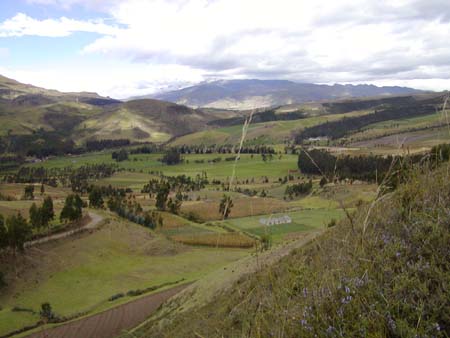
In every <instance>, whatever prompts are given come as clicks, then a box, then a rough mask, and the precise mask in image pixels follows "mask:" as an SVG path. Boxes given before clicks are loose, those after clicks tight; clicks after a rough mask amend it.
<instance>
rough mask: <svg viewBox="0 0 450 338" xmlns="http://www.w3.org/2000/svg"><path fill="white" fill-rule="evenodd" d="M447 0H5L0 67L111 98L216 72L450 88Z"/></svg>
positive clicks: (0, 12) (23, 77) (219, 75)
mask: <svg viewBox="0 0 450 338" xmlns="http://www.w3.org/2000/svg"><path fill="white" fill-rule="evenodd" d="M449 42H450V0H314V1H311V0H2V1H0V74H2V75H4V76H7V77H11V78H14V79H16V80H18V81H21V82H25V83H31V84H34V85H37V86H41V87H45V88H51V89H58V90H61V91H91V92H97V93H99V94H101V95H105V96H111V97H114V98H119V99H121V98H127V97H130V96H138V95H145V94H149V93H153V92H157V91H162V90H170V89H176V88H181V87H185V86H188V85H193V84H196V83H199V82H202V81H212V80H216V79H285V80H292V81H297V82H310V83H326V84H334V83H353V84H359V83H371V84H375V85H400V86H409V87H414V88H418V89H426V90H448V89H450V43H449Z"/></svg>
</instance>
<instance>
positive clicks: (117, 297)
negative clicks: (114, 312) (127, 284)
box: [108, 292, 125, 302]
mask: <svg viewBox="0 0 450 338" xmlns="http://www.w3.org/2000/svg"><path fill="white" fill-rule="evenodd" d="M123 297H125V295H124V294H123V293H122V292H120V293H116V294H115V295H112V296H111V297H109V298H108V301H109V302H113V301H115V300H117V299H119V298H123Z"/></svg>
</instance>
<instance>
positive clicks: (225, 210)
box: [219, 195, 233, 219]
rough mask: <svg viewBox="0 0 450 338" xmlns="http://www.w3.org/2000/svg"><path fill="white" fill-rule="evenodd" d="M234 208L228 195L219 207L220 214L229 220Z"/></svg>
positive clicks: (223, 198) (224, 196)
mask: <svg viewBox="0 0 450 338" xmlns="http://www.w3.org/2000/svg"><path fill="white" fill-rule="evenodd" d="M232 207H233V201H232V200H231V197H230V196H228V195H223V197H222V200H221V201H220V205H219V212H220V214H222V215H223V218H224V219H227V218H228V216H229V215H230V212H231V208H232Z"/></svg>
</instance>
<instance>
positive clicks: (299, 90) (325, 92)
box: [146, 80, 420, 109]
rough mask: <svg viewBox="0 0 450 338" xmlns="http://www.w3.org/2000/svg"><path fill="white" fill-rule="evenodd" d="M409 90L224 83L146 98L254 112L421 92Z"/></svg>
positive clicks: (275, 82) (270, 82)
mask: <svg viewBox="0 0 450 338" xmlns="http://www.w3.org/2000/svg"><path fill="white" fill-rule="evenodd" d="M419 92H420V91H419V90H416V89H412V88H406V87H377V86H374V85H339V84H335V85H332V86H329V85H317V84H311V83H297V82H292V81H285V80H221V81H214V82H205V83H200V84H198V85H195V86H192V87H187V88H184V89H180V90H176V91H170V92H163V93H158V94H154V95H149V96H146V97H150V98H155V99H159V100H165V101H170V102H176V103H178V104H184V105H187V106H190V107H194V108H197V107H211V108H219V109H252V108H257V107H272V106H281V105H287V104H295V103H302V102H310V101H320V100H331V99H341V98H349V97H368V96H392V95H407V94H415V93H419Z"/></svg>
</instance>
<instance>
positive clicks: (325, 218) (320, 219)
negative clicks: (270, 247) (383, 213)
mask: <svg viewBox="0 0 450 338" xmlns="http://www.w3.org/2000/svg"><path fill="white" fill-rule="evenodd" d="M283 215H288V216H290V217H291V218H292V223H289V224H278V225H271V226H265V225H263V224H261V223H260V222H259V220H260V219H261V218H269V217H270V216H272V217H280V216H283ZM344 215H345V213H344V211H343V210H341V209H312V210H302V211H295V212H285V213H279V214H272V215H262V216H252V217H243V218H235V219H228V220H226V221H224V224H225V225H227V226H230V227H232V228H236V229H239V230H243V231H246V232H249V233H251V234H254V235H257V236H260V235H263V234H266V233H267V234H270V235H272V236H273V240H274V241H275V242H280V241H282V240H283V238H284V237H285V235H287V234H289V233H297V232H306V231H313V230H317V229H320V228H324V227H326V226H327V225H328V223H329V222H330V221H331V220H332V219H335V220H339V219H341V218H343V217H344Z"/></svg>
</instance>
